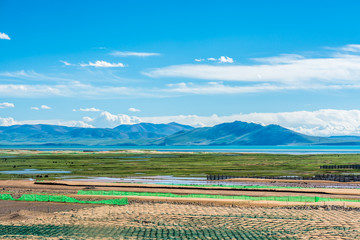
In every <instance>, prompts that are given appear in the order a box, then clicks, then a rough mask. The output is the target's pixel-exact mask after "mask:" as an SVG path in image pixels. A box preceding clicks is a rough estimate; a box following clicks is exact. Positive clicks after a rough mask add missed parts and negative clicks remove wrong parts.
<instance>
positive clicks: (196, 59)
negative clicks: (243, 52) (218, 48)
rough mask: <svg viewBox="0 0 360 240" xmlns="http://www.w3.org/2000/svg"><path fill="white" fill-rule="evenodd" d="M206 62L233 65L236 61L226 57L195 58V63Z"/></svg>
mask: <svg viewBox="0 0 360 240" xmlns="http://www.w3.org/2000/svg"><path fill="white" fill-rule="evenodd" d="M205 61H210V62H216V61H217V62H218V63H233V62H234V59H232V58H231V57H226V56H221V57H219V58H213V57H210V58H206V59H204V58H195V62H205Z"/></svg>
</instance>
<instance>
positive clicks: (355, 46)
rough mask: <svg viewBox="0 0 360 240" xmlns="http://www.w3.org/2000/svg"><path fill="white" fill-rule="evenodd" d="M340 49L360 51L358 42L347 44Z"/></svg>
mask: <svg viewBox="0 0 360 240" xmlns="http://www.w3.org/2000/svg"><path fill="white" fill-rule="evenodd" d="M340 49H341V50H343V51H346V52H360V44H348V45H346V46H344V47H342V48H340Z"/></svg>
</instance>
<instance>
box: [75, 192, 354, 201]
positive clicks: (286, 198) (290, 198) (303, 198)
mask: <svg viewBox="0 0 360 240" xmlns="http://www.w3.org/2000/svg"><path fill="white" fill-rule="evenodd" d="M78 194H79V195H112V196H151V197H176V198H216V199H237V200H250V201H259V200H264V201H282V202H333V201H342V202H360V200H359V199H340V198H322V197H309V196H281V197H280V196H271V197H253V196H245V195H242V196H223V195H210V194H186V195H179V194H174V193H149V192H123V191H91V190H88V191H85V190H79V191H78Z"/></svg>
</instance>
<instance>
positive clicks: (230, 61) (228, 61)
mask: <svg viewBox="0 0 360 240" xmlns="http://www.w3.org/2000/svg"><path fill="white" fill-rule="evenodd" d="M219 62H220V63H233V62H234V59H232V58H231V57H224V56H221V57H220V58H219Z"/></svg>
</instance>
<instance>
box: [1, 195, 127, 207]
mask: <svg viewBox="0 0 360 240" xmlns="http://www.w3.org/2000/svg"><path fill="white" fill-rule="evenodd" d="M0 200H13V201H30V202H60V203H91V204H108V205H126V204H128V199H127V198H121V199H119V198H118V199H107V200H101V201H82V200H78V199H76V198H72V197H68V196H65V195H38V194H23V195H22V196H21V197H20V198H18V199H15V198H13V197H12V196H11V195H10V194H0Z"/></svg>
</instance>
